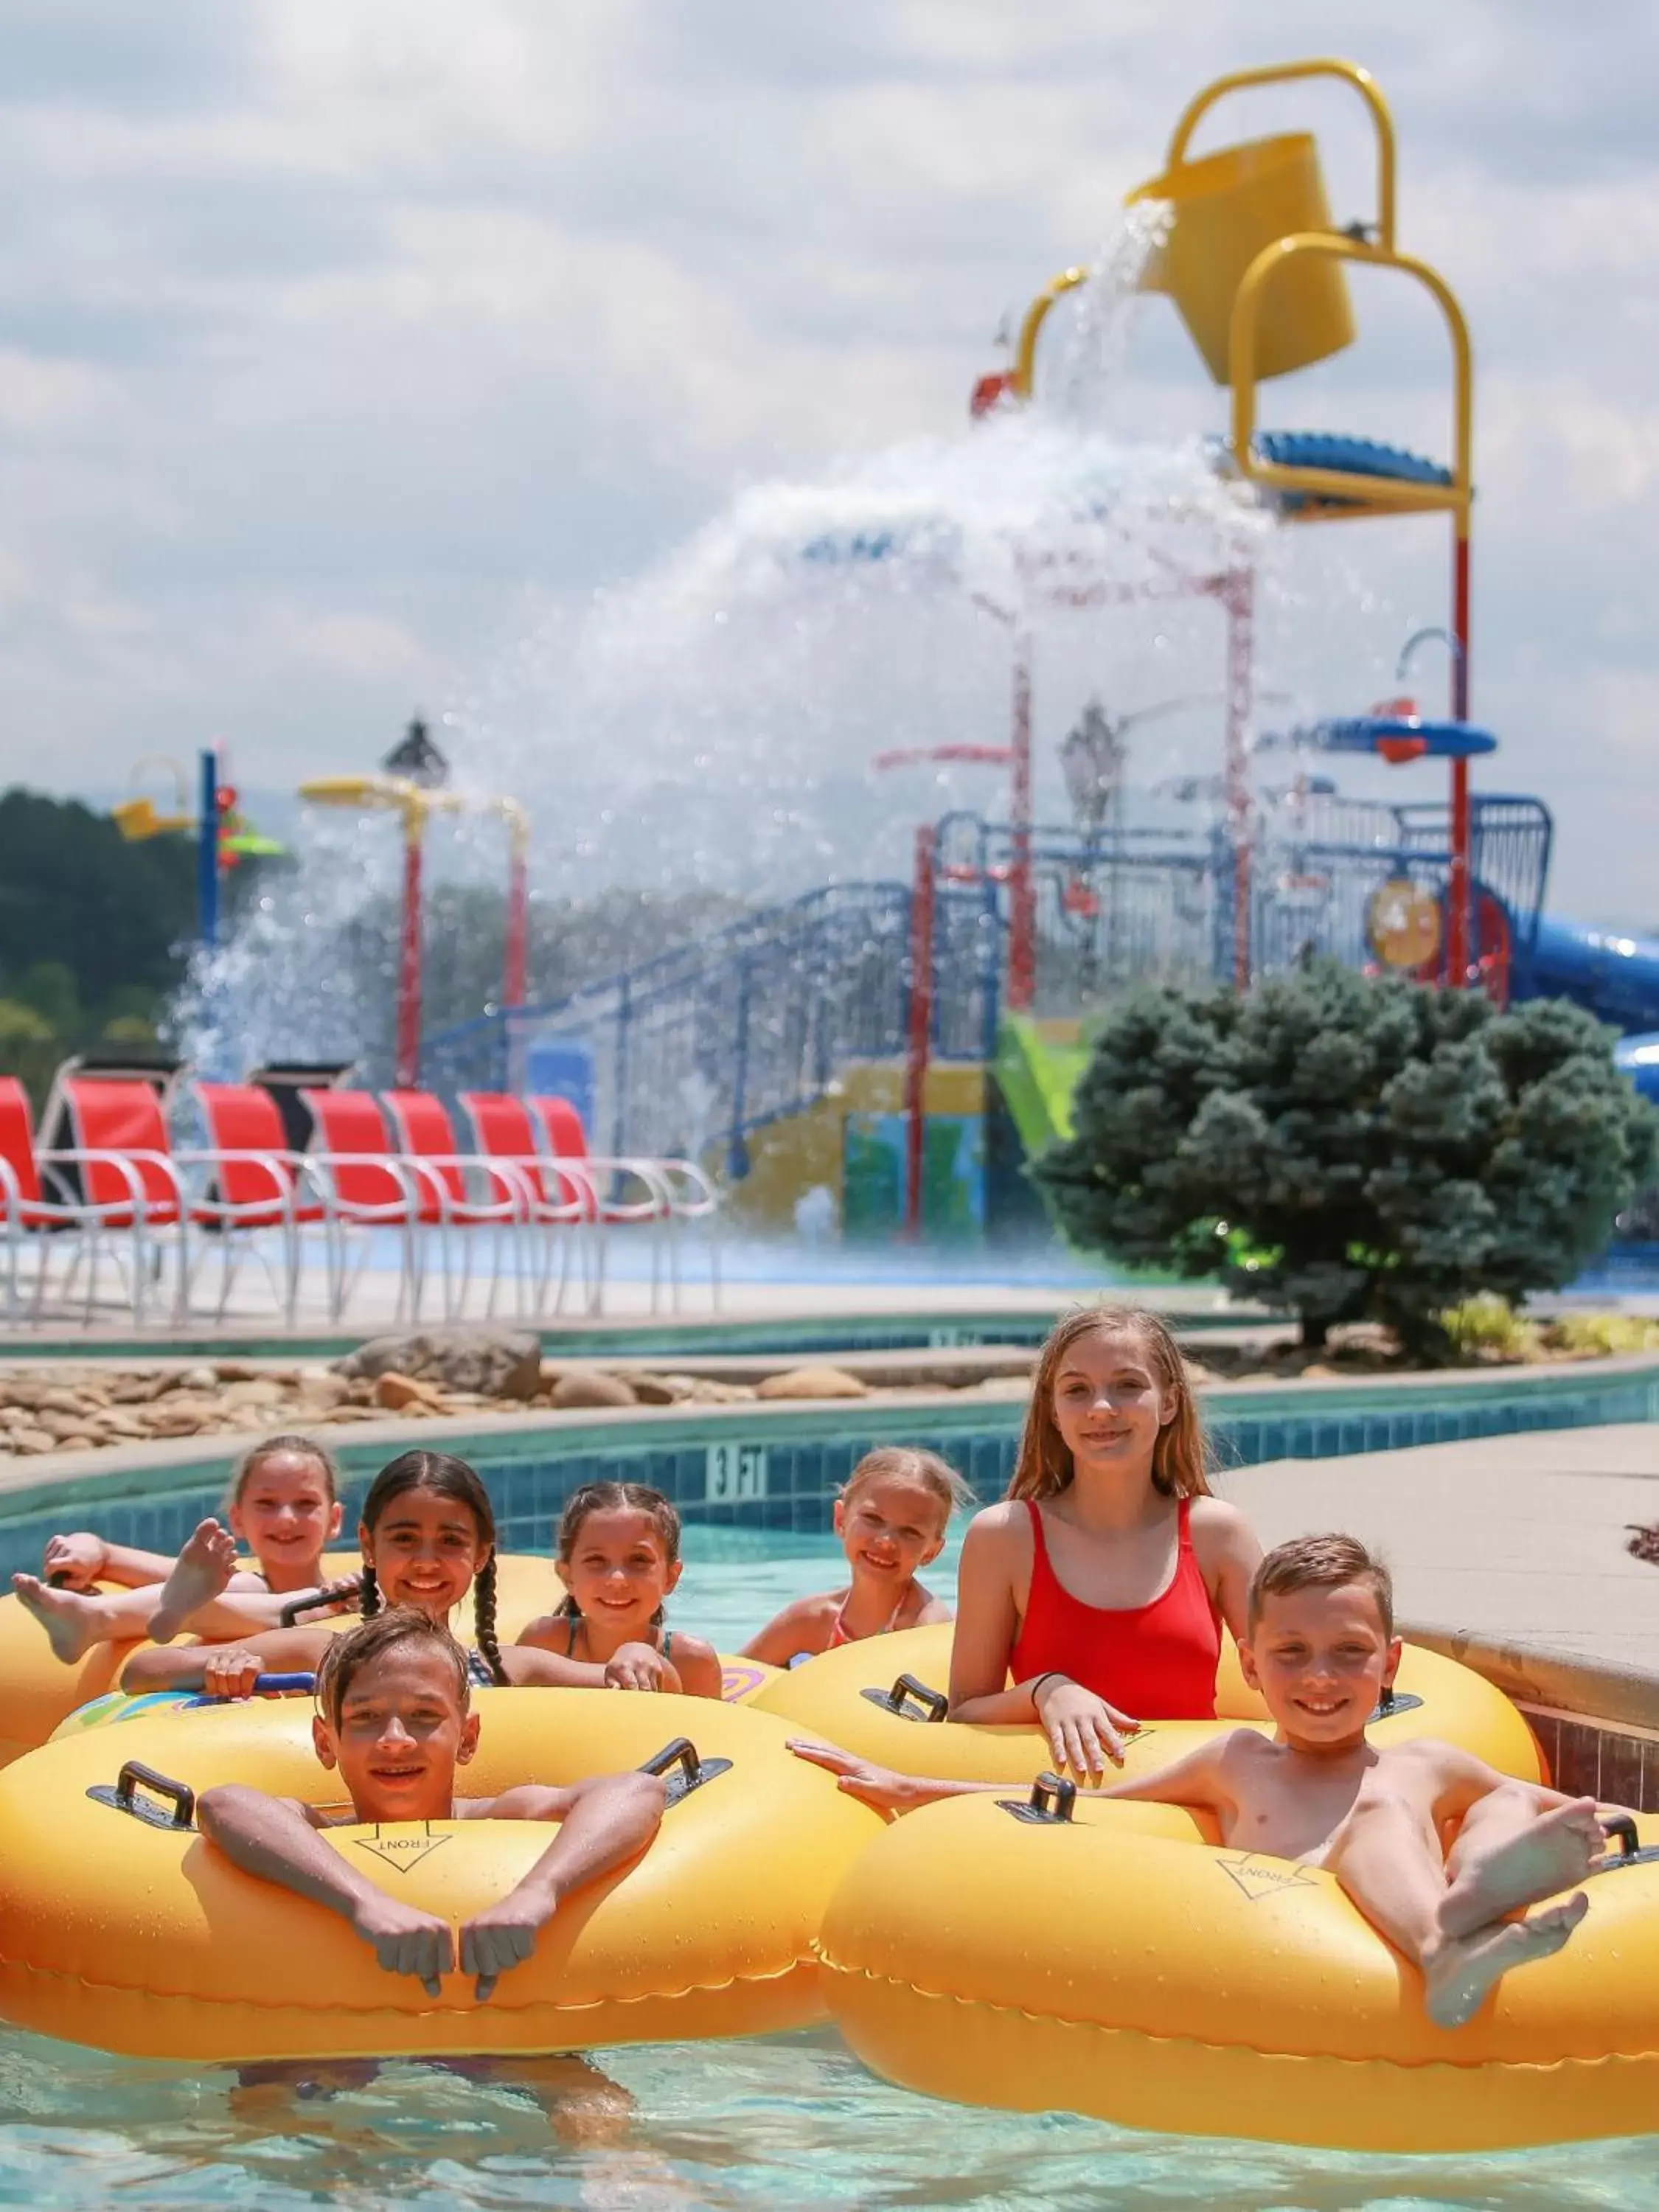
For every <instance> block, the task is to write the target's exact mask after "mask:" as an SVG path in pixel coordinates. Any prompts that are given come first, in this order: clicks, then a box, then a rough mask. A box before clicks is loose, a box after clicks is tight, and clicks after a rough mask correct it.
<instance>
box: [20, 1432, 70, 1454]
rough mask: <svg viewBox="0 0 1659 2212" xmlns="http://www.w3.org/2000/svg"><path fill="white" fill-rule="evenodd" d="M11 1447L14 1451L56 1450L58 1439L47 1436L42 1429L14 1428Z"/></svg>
mask: <svg viewBox="0 0 1659 2212" xmlns="http://www.w3.org/2000/svg"><path fill="white" fill-rule="evenodd" d="M11 1448H12V1449H13V1450H14V1451H15V1452H23V1453H34V1452H49V1451H56V1450H57V1449H58V1439H57V1437H49V1436H48V1435H47V1434H46V1431H45V1430H44V1429H14V1430H13V1431H12V1432H11Z"/></svg>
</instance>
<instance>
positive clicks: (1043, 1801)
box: [1031, 1774, 1077, 1820]
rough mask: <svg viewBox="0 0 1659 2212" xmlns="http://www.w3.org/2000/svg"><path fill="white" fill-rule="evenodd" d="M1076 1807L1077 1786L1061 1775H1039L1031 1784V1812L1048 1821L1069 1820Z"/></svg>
mask: <svg viewBox="0 0 1659 2212" xmlns="http://www.w3.org/2000/svg"><path fill="white" fill-rule="evenodd" d="M1076 1805H1077V1784H1076V1783H1075V1782H1068V1781H1067V1780H1066V1777H1065V1776H1064V1775H1063V1774H1039V1775H1038V1777H1037V1778H1036V1781H1035V1782H1034V1783H1033V1784H1031V1810H1032V1812H1034V1813H1041V1814H1042V1815H1043V1816H1044V1818H1045V1819H1047V1820H1070V1819H1071V1817H1072V1814H1073V1810H1074V1808H1076Z"/></svg>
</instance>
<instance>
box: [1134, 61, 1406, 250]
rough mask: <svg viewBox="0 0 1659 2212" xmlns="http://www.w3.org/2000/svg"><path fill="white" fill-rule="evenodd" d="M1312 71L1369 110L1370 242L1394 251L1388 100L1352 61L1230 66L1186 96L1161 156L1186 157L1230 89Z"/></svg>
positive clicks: (1175, 162)
mask: <svg viewBox="0 0 1659 2212" xmlns="http://www.w3.org/2000/svg"><path fill="white" fill-rule="evenodd" d="M1315 76H1334V77H1336V78H1338V79H1339V80H1340V82H1342V83H1344V84H1350V85H1352V87H1353V88H1354V90H1355V91H1356V92H1357V93H1358V94H1359V96H1360V98H1361V99H1362V100H1364V103H1365V105H1366V106H1367V107H1368V108H1369V109H1370V116H1371V122H1372V124H1373V125H1375V127H1376V243H1377V245H1378V246H1381V247H1382V249H1383V252H1385V253H1392V252H1393V251H1394V177H1395V143H1394V118H1393V116H1392V115H1391V114H1390V113H1389V103H1388V101H1387V100H1384V99H1383V94H1382V93H1381V92H1380V91H1379V90H1378V88H1377V84H1376V79H1375V77H1373V76H1372V75H1371V73H1370V70H1364V69H1361V68H1360V66H1359V64H1358V62H1345V61H1342V60H1340V59H1339V58H1337V57H1336V56H1334V55H1331V54H1326V55H1322V56H1320V57H1317V58H1312V59H1310V60H1308V61H1302V62H1273V63H1269V64H1267V67H1265V68H1263V69H1250V70H1233V71H1232V72H1231V75H1230V76H1218V77H1217V79H1216V80H1215V82H1214V83H1213V84H1207V85H1206V86H1205V88H1204V89H1203V91H1202V92H1200V93H1199V94H1197V95H1196V96H1195V97H1194V99H1192V100H1188V103H1187V105H1186V106H1185V107H1184V108H1182V112H1181V114H1180V117H1179V118H1178V119H1177V121H1176V127H1175V130H1174V131H1173V133H1172V134H1171V136H1170V148H1169V151H1168V152H1167V153H1166V154H1165V155H1164V168H1165V169H1166V170H1169V169H1174V168H1178V167H1180V165H1181V164H1182V162H1183V161H1185V160H1186V158H1187V149H1188V145H1189V144H1190V143H1191V142H1192V136H1193V133H1194V131H1196V130H1197V128H1198V126H1199V125H1200V122H1201V121H1202V120H1203V118H1204V117H1205V116H1206V114H1207V113H1208V112H1209V111H1210V109H1211V108H1212V107H1213V106H1215V104H1216V102H1217V100H1222V99H1225V97H1226V95H1227V94H1229V93H1230V92H1247V91H1249V89H1250V88H1252V87H1254V86H1255V85H1261V84H1291V83H1294V82H1297V81H1298V80H1301V79H1304V78H1307V77H1315Z"/></svg>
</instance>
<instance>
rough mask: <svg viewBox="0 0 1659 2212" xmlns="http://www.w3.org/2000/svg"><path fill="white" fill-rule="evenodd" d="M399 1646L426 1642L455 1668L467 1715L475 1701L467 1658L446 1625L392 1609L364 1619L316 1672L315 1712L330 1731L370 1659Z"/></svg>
mask: <svg viewBox="0 0 1659 2212" xmlns="http://www.w3.org/2000/svg"><path fill="white" fill-rule="evenodd" d="M399 1644H430V1645H431V1647H432V1649H433V1650H435V1651H441V1652H442V1654H443V1656H444V1657H445V1658H446V1659H447V1660H448V1661H449V1662H450V1664H451V1665H452V1666H453V1668H454V1669H455V1695H456V1699H457V1700H458V1702H459V1705H460V1708H461V1711H463V1712H465V1711H466V1709H467V1706H468V1705H469V1704H470V1703H471V1689H470V1686H469V1685H468V1682H467V1678H466V1654H465V1651H463V1650H462V1649H461V1647H460V1645H459V1644H458V1643H457V1642H456V1641H455V1639H454V1638H453V1636H452V1635H451V1634H450V1632H449V1631H448V1630H447V1628H446V1627H445V1626H444V1625H443V1623H442V1621H441V1620H434V1619H433V1618H432V1616H431V1614H430V1613H422V1612H421V1611H420V1609H419V1607H416V1606H412V1605H394V1606H392V1607H389V1608H388V1609H387V1610H386V1612H385V1613H376V1614H375V1615H374V1618H373V1619H372V1620H364V1621H360V1622H359V1623H358V1625H357V1626H356V1628H351V1629H348V1630H347V1631H346V1632H345V1634H344V1635H343V1636H336V1637H334V1638H331V1641H330V1644H329V1647H328V1650H326V1651H325V1653H324V1654H323V1659H322V1664H321V1665H320V1666H319V1668H318V1669H317V1710H318V1711H319V1712H320V1713H321V1714H322V1716H323V1717H324V1719H325V1721H327V1722H328V1723H329V1725H330V1726H331V1728H338V1727H339V1725H340V1716H341V1714H342V1713H343V1711H344V1710H345V1701H346V1692H347V1691H348V1690H349V1688H350V1687H351V1685H352V1682H353V1680H354V1679H355V1678H356V1676H357V1675H358V1674H361V1673H362V1670H363V1668H365V1667H367V1666H368V1663H369V1662H370V1661H371V1660H374V1659H379V1658H380V1657H381V1656H383V1655H384V1654H385V1653H386V1652H388V1651H395V1650H397V1648H398V1645H399Z"/></svg>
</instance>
